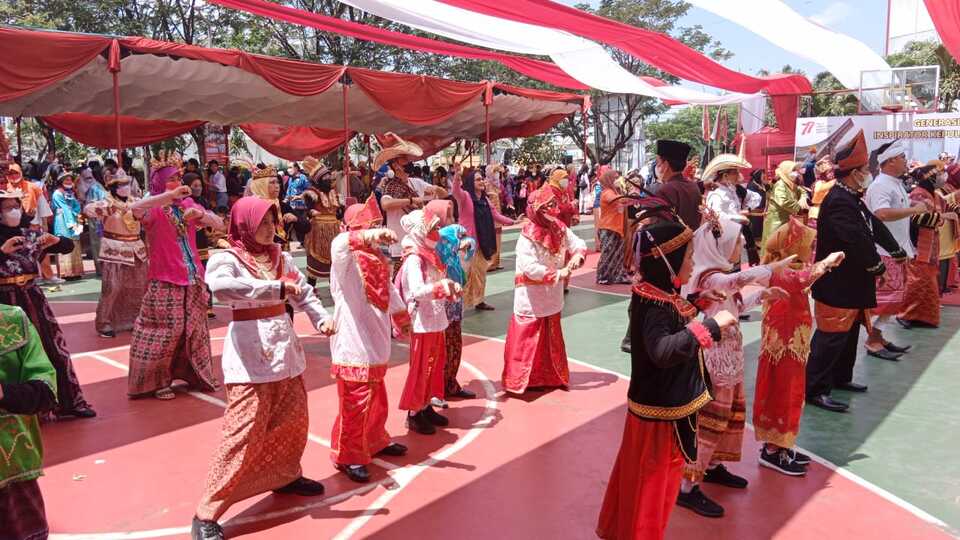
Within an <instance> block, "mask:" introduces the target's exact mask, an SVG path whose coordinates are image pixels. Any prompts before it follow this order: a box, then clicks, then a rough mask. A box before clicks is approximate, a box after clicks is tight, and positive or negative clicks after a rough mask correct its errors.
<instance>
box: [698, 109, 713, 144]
mask: <svg viewBox="0 0 960 540" xmlns="http://www.w3.org/2000/svg"><path fill="white" fill-rule="evenodd" d="M700 127H701V129H702V130H703V140H704V141H710V140H712V139H713V135H712V134H711V133H710V110H709V109H707V106H706V105H704V106H703V120H702V121H701V123H700Z"/></svg>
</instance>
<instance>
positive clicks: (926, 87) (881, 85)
mask: <svg viewBox="0 0 960 540" xmlns="http://www.w3.org/2000/svg"><path fill="white" fill-rule="evenodd" d="M939 85H940V66H914V67H903V68H893V69H890V70H881V71H862V72H860V94H859V98H860V99H859V101H860V107H859V112H860V114H885V113H898V112H935V111H936V110H937V99H938V97H939V93H938V91H939Z"/></svg>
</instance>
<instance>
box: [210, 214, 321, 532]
mask: <svg viewBox="0 0 960 540" xmlns="http://www.w3.org/2000/svg"><path fill="white" fill-rule="evenodd" d="M278 220H279V216H278V215H277V210H276V207H275V205H274V204H273V203H272V202H271V201H267V200H263V199H260V198H257V197H244V198H243V199H240V200H239V201H237V203H236V204H235V205H234V207H233V210H232V212H231V220H230V234H229V237H228V240H229V242H230V249H229V250H227V251H224V252H221V253H217V254H215V255H213V256H212V257H211V258H210V261H209V262H208V263H207V271H206V282H207V285H208V286H209V287H210V290H211V292H213V294H214V295H216V297H217V299H218V300H220V301H221V302H224V303H226V304H227V305H229V306H230V308H231V309H232V310H233V322H231V323H230V326H229V327H228V328H227V337H226V341H225V342H224V347H223V355H222V361H223V377H224V383H225V384H226V388H227V410H226V412H225V413H224V418H223V436H222V439H221V441H220V447H219V449H218V450H217V452H216V454H215V456H214V460H213V466H212V467H211V468H210V471H209V474H208V476H207V484H206V489H205V490H204V493H203V496H202V498H201V500H200V504H199V506H198V508H197V514H196V517H194V520H193V531H192V533H193V537H194V538H198V537H199V538H222V537H223V530H222V529H221V528H220V526H219V525H218V524H217V519H218V518H220V517H221V516H222V515H223V514H224V512H226V511H227V509H228V508H229V507H230V506H231V505H232V504H233V503H236V502H237V501H240V500H242V499H246V498H248V497H252V496H254V495H258V494H260V493H265V492H268V491H274V492H276V493H288V494H294V495H301V496H316V495H322V494H323V485H321V484H320V483H319V482H316V481H314V480H309V479H307V478H304V477H303V475H302V469H301V468H300V459H301V458H302V457H303V451H304V448H305V447H306V443H307V427H308V417H307V391H306V388H305V387H304V384H303V371H304V369H305V368H306V362H305V358H304V352H303V347H302V346H301V344H300V340H299V339H298V338H297V334H296V332H295V331H294V328H293V321H292V320H291V319H290V317H289V316H288V315H287V314H286V311H285V309H284V305H285V301H289V302H290V303H291V304H292V305H293V306H294V308H297V309H300V310H301V311H304V312H306V314H307V316H308V317H309V318H310V322H311V323H312V325H313V327H314V328H316V329H317V331H319V332H320V333H321V334H324V335H327V336H329V335H332V334H333V333H334V323H333V319H332V318H331V317H330V316H329V314H328V313H327V310H326V309H324V307H323V305H322V304H321V303H320V300H319V299H318V298H317V297H316V295H315V294H314V292H313V287H311V286H310V285H308V284H307V280H306V278H305V277H304V275H303V274H302V273H301V272H300V270H299V269H297V267H296V265H295V264H294V262H293V259H292V258H291V257H290V255H289V254H288V253H282V252H281V251H280V246H279V245H278V244H275V243H274V241H273V238H274V234H275V232H276V225H275V224H276V223H277V221H278Z"/></svg>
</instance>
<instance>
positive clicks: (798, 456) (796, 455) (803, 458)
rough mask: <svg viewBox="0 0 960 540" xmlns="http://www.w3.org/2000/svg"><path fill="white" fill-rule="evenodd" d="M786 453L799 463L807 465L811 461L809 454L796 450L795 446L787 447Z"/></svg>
mask: <svg viewBox="0 0 960 540" xmlns="http://www.w3.org/2000/svg"><path fill="white" fill-rule="evenodd" d="M787 454H789V455H790V459H792V460H793V461H795V462H796V463H799V464H800V465H809V464H810V463H811V462H812V461H813V459H812V458H811V457H810V456H808V455H806V454H804V453H803V452H799V451H797V450H796V449H795V448H789V449H787Z"/></svg>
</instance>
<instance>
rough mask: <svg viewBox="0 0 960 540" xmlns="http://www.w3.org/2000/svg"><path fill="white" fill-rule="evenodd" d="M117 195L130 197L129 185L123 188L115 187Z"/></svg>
mask: <svg viewBox="0 0 960 540" xmlns="http://www.w3.org/2000/svg"><path fill="white" fill-rule="evenodd" d="M117 195H119V196H121V197H129V196H130V184H127V185H125V186H118V187H117Z"/></svg>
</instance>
